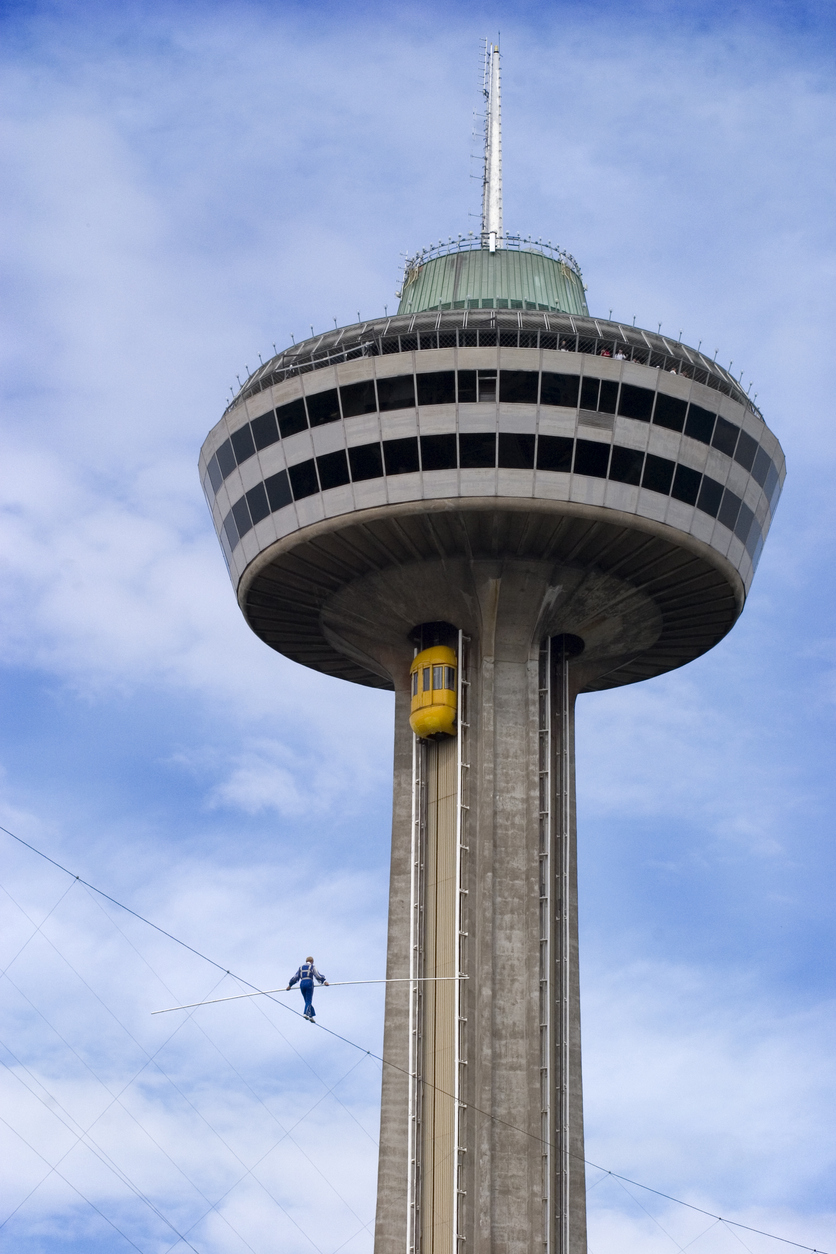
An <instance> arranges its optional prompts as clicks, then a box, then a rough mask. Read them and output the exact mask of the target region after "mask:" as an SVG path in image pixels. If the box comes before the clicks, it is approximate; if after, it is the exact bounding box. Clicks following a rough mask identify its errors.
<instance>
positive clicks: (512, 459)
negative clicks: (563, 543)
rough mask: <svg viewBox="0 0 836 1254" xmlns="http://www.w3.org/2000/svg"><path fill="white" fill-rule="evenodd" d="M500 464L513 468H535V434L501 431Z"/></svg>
mask: <svg viewBox="0 0 836 1254" xmlns="http://www.w3.org/2000/svg"><path fill="white" fill-rule="evenodd" d="M499 464H500V466H506V467H508V468H509V469H511V470H533V469H534V436H533V435H517V434H516V433H512V432H508V431H500V433H499Z"/></svg>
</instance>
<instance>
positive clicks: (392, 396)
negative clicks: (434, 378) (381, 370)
mask: <svg viewBox="0 0 836 1254" xmlns="http://www.w3.org/2000/svg"><path fill="white" fill-rule="evenodd" d="M377 399H378V401H379V402H380V408H381V411H383V410H385V409H414V408H415V380H414V379H413V377H412V375H411V374H399V375H396V376H395V378H394V379H378V381H377Z"/></svg>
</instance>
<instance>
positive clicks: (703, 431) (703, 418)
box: [685, 405, 715, 444]
mask: <svg viewBox="0 0 836 1254" xmlns="http://www.w3.org/2000/svg"><path fill="white" fill-rule="evenodd" d="M714 418H715V415H714V414H712V413H711V412H710V411H709V410H707V409H703V407H702V406H701V405H689V407H688V417H687V418H686V419H685V434H686V435H690V437H691V439H692V440H699V441H700V443H701V444H710V443H711V433H712V431H713V430H714Z"/></svg>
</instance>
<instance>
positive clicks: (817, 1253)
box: [0, 825, 828, 1254]
mask: <svg viewBox="0 0 836 1254" xmlns="http://www.w3.org/2000/svg"><path fill="white" fill-rule="evenodd" d="M0 831H2V832H5V833H6V835H7V836H11V838H12V840H15V841H17V842H18V844H20V845H24V846H25V847H26V848H27V849H30V850H31V851H32V853H35V854H37V855H38V857H39V858H43V859H44V860H45V861H46V862H49V863H51V864H52V866H54V867H57V868H58V870H59V871H63V872H64V874H65V875H71V876H72V877H73V879H75V880H78V881H79V883H81V884H84V886H85V887H86V888H89V889H91V890H92V891H93V892H94V893H98V894H99V896H100V897H104V898H105V899H106V900H107V901H110V902H112V903H113V905H115V906H118V907H119V908H120V909H121V910H125V911H127V913H128V914H131V915H133V917H134V918H135V919H139V921H140V922H141V923H145V924H147V925H148V927H152V928H153V929H154V930H155V931H156V932H159V933H160V934H161V935H162V936H166V937H167V938H168V939H169V940H172V941H174V943H175V944H176V945H180V946H181V947H182V948H183V949H187V950H189V952H190V953H193V954H195V955H196V957H198V958H200V959H202V960H203V961H204V962H208V963H210V964H211V965H212V966H213V967H217V969H218V970H219V971H223V972H225V973H226V974H227V975H231V976H232V977H233V979H236V980H238V981H239V982H240V983H241V984H243V985H245V986H246V987H247V988H250V989H252V990H253V991H254V993H257V994H259V995H261V996H267V997H269V999H270V1000H271V1001H273V1002H275V1004H276V1005H277V1006H281V1008H282V1009H283V1010H286V1011H288V1013H289V1014H293V1015H296V1017H297V1018H299V1019H302V1018H304V1017H305V1016H304V1015H303V1014H302V1013H301V1012H300V1011H298V1010H294V1009H293V1008H292V1007H291V1006H287V1005H285V1003H284V1002H280V1001H277V1000H276V998H275V997H274V996H272V995H271V994H266V993H264V992H263V990H262V989H258V988H256V986H255V985H254V984H252V983H251V982H250V981H249V980H245V979H244V977H243V976H239V975H235V974H234V973H233V972H232V971H230V970H229V968H228V967H224V966H223V965H222V964H221V963H220V962H215V960H214V959H213V958H210V957H208V955H206V954H203V953H201V952H200V950H199V949H195V948H194V946H193V945H189V944H188V943H187V942H186V941H183V940H181V939H180V938H179V936H175V935H174V934H173V933H172V932H168V931H166V929H165V928H163V927H160V926H159V924H157V923H153V922H152V921H151V920H150V919H146V918H145V917H144V915H141V914H140V913H139V912H138V911H136V910H132V909H131V907H130V906H126V905H125V904H124V903H123V902H121V901H118V900H117V899H116V898H115V897H112V896H111V895H110V894H109V893H106V892H104V891H103V890H102V889H101V888H97V887H96V885H95V884H91V883H89V882H88V881H87V880H85V879H82V877H81V876H80V875H76V874H75V873H74V872H73V871H71V870H69V868H68V867H65V866H62V864H61V863H60V862H56V860H55V859H54V858H50V856H49V855H48V854H46V853H44V852H43V851H42V850H40V849H37V848H36V847H35V846H34V845H31V844H30V843H29V842H28V841H26V840H23V839H22V837H20V836H16V835H15V833H14V832H10V831H9V829H8V828H7V827H3V826H2V825H0ZM407 979H408V977H407ZM282 991H284V990H282ZM309 1022H312V1023H313V1024H314V1026H315V1027H318V1028H319V1029H320V1031H322V1032H326V1033H327V1034H328V1035H329V1036H333V1037H334V1038H335V1039H336V1040H338V1041H342V1042H343V1043H344V1044H346V1045H350V1046H351V1048H352V1049H358V1050H360V1052H361V1053H363V1054H365V1055H367V1056H368V1057H370V1058H374V1059H375V1060H376V1061H377V1062H380V1063H382V1064H383V1066H385V1067H390V1068H392V1069H393V1070H394V1071H399V1072H400V1073H401V1074H402V1075H405V1076H409V1077H410V1078H413V1079H415V1078H417V1079H420V1080H421V1082H422V1083H423V1084H424V1085H425V1086H426V1087H427V1088H430V1089H432V1090H433V1091H434V1092H436V1093H438V1094H439V1095H440V1096H441V1097H449V1098H450V1099H451V1100H452V1101H456V1100H459V1102H460V1104H461V1105H462V1106H463V1107H466V1108H467V1109H468V1110H472V1111H473V1112H474V1114H478V1115H482V1116H483V1118H485V1119H489V1120H490V1121H491V1122H493V1123H498V1124H501V1125H502V1126H503V1127H505V1128H508V1129H509V1131H512V1132H516V1133H518V1134H519V1135H520V1136H524V1137H527V1138H528V1139H530V1140H534V1141H537V1142H538V1143H539V1144H541V1145H547V1146H549V1148H550V1149H556V1147H555V1146H552V1145H551V1144H550V1142H548V1141H545V1140H544V1139H543V1138H542V1137H541V1136H538V1135H537V1134H536V1133H534V1132H528V1131H526V1129H525V1128H519V1127H517V1125H516V1124H513V1123H509V1122H508V1120H507V1119H500V1118H499V1116H498V1115H494V1114H491V1112H490V1111H487V1110H482V1109H481V1107H479V1106H476V1105H475V1104H474V1103H473V1102H465V1101H461V1099H456V1097H455V1095H454V1094H453V1093H447V1092H446V1091H445V1090H444V1089H441V1088H439V1087H438V1086H437V1085H434V1084H431V1083H430V1082H429V1081H428V1080H426V1079H424V1078H423V1077H420V1076H419V1077H415V1076H413V1074H412V1072H410V1071H409V1070H408V1069H407V1068H406V1067H400V1066H398V1064H397V1063H394V1062H392V1061H391V1060H390V1059H388V1058H384V1057H382V1055H380V1054H376V1053H375V1052H374V1050H371V1049H366V1048H365V1047H364V1046H363V1045H358V1043H357V1042H356V1041H352V1040H350V1039H349V1038H348V1037H347V1036H342V1035H341V1034H340V1033H339V1032H335V1031H333V1029H332V1028H326V1027H325V1026H324V1025H323V1024H321V1023H317V1022H316V1020H315V1019H314V1020H309ZM4 1122H5V1121H4ZM564 1153H566V1154H567V1156H569V1157H572V1158H578V1159H580V1160H581V1161H582V1162H584V1163H585V1164H586V1165H587V1166H588V1167H594V1168H595V1169H596V1170H597V1171H603V1172H604V1174H605V1175H607V1176H612V1178H613V1179H614V1180H620V1181H622V1182H624V1183H626V1184H632V1185H633V1186H634V1187H635V1188H637V1189H644V1190H645V1191H646V1192H647V1193H653V1194H654V1195H655V1196H656V1197H662V1198H665V1200H666V1201H668V1202H674V1203H675V1204H676V1205H677V1206H685V1207H687V1208H688V1210H693V1211H696V1212H697V1213H698V1214H700V1215H705V1216H707V1217H708V1218H709V1219H716V1220H719V1221H720V1222H721V1223H724V1224H729V1225H732V1226H733V1227H735V1228H741V1229H742V1230H743V1231H744V1232H753V1233H756V1234H757V1235H758V1236H762V1237H769V1238H770V1240H773V1241H780V1242H781V1243H782V1244H783V1245H791V1246H793V1247H794V1248H795V1249H798V1250H808V1251H809V1252H810V1254H828V1252H827V1251H826V1250H821V1249H818V1248H817V1247H815V1246H812V1245H805V1244H803V1243H802V1242H801V1241H792V1240H790V1238H789V1237H781V1236H778V1235H777V1234H776V1233H774V1232H766V1231H765V1230H764V1229H763V1228H753V1227H752V1226H751V1225H749V1224H744V1223H740V1222H739V1221H738V1220H736V1219H727V1218H726V1217H725V1216H723V1215H717V1214H715V1213H714V1212H713V1211H710V1210H705V1208H704V1207H702V1206H695V1205H694V1204H693V1203H692V1202H685V1201H683V1199H682V1198H681V1197H674V1196H673V1195H672V1194H670V1193H663V1192H662V1190H661V1189H654V1188H652V1187H651V1186H650V1185H649V1184H642V1183H641V1181H639V1180H632V1179H630V1177H629V1176H623V1175H621V1174H620V1173H619V1172H617V1171H610V1170H609V1168H607V1167H602V1166H601V1165H600V1164H599V1163H594V1162H592V1160H591V1159H589V1158H583V1157H582V1155H579V1154H572V1152H571V1150H565V1151H564ZM85 1200H86V1199H85ZM91 1204H92V1203H91ZM131 1244H133V1242H131Z"/></svg>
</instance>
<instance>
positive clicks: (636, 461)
mask: <svg viewBox="0 0 836 1254" xmlns="http://www.w3.org/2000/svg"><path fill="white" fill-rule="evenodd" d="M643 462H644V453H642V452H641V451H640V450H639V449H636V448H621V447H620V446H619V445H617V444H616V445H615V446H614V448H613V451H612V458H611V460H610V478H611V479H615V480H616V481H617V482H618V483H638V482H639V480H640V479H641V473H642V463H643Z"/></svg>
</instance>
